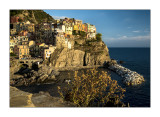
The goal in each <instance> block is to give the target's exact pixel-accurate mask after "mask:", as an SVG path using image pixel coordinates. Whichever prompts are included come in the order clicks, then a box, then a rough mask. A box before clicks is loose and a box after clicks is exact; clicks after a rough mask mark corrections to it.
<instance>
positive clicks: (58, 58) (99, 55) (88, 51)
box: [48, 43, 110, 68]
mask: <svg viewBox="0 0 160 117" xmlns="http://www.w3.org/2000/svg"><path fill="white" fill-rule="evenodd" d="M108 61H110V56H109V52H108V48H107V46H106V45H105V44H104V43H100V44H98V45H95V44H94V43H92V44H91V43H90V46H88V45H85V44H83V45H78V44H77V45H75V46H74V48H72V49H68V48H61V49H56V50H55V51H54V53H53V54H52V55H51V58H50V59H49V60H48V63H49V64H51V65H52V66H54V67H56V68H59V67H82V66H95V65H100V66H102V65H103V64H104V63H106V62H108Z"/></svg>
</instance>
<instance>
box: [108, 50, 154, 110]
mask: <svg viewBox="0 0 160 117" xmlns="http://www.w3.org/2000/svg"><path fill="white" fill-rule="evenodd" d="M109 54H110V57H111V58H113V59H115V60H117V61H123V62H124V63H123V64H122V66H124V67H126V68H128V69H130V70H132V71H136V72H137V73H139V74H141V75H143V77H144V79H145V82H144V83H142V84H141V85H138V86H126V85H124V84H123V83H122V80H121V79H122V78H121V77H120V76H118V75H117V74H116V73H114V72H111V78H112V79H115V80H117V81H118V83H119V85H121V86H122V87H123V88H126V93H125V97H124V99H123V102H125V103H129V105H130V107H150V91H151V89H150V82H151V79H150V48H109Z"/></svg>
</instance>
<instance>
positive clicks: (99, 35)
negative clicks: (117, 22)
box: [96, 33, 102, 41]
mask: <svg viewBox="0 0 160 117" xmlns="http://www.w3.org/2000/svg"><path fill="white" fill-rule="evenodd" d="M96 39H97V41H102V34H101V33H97V34H96Z"/></svg>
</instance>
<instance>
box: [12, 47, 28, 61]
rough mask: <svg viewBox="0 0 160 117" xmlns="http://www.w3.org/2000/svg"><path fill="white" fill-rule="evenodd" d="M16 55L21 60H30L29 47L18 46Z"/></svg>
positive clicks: (15, 48)
mask: <svg viewBox="0 0 160 117" xmlns="http://www.w3.org/2000/svg"><path fill="white" fill-rule="evenodd" d="M14 54H16V55H18V56H19V59H26V58H30V55H29V47H28V46H27V45H18V46H17V45H16V46H15V47H14Z"/></svg>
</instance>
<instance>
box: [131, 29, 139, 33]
mask: <svg viewBox="0 0 160 117" xmlns="http://www.w3.org/2000/svg"><path fill="white" fill-rule="evenodd" d="M132 32H134V33H139V32H140V31H139V30H134V31H132Z"/></svg>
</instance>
